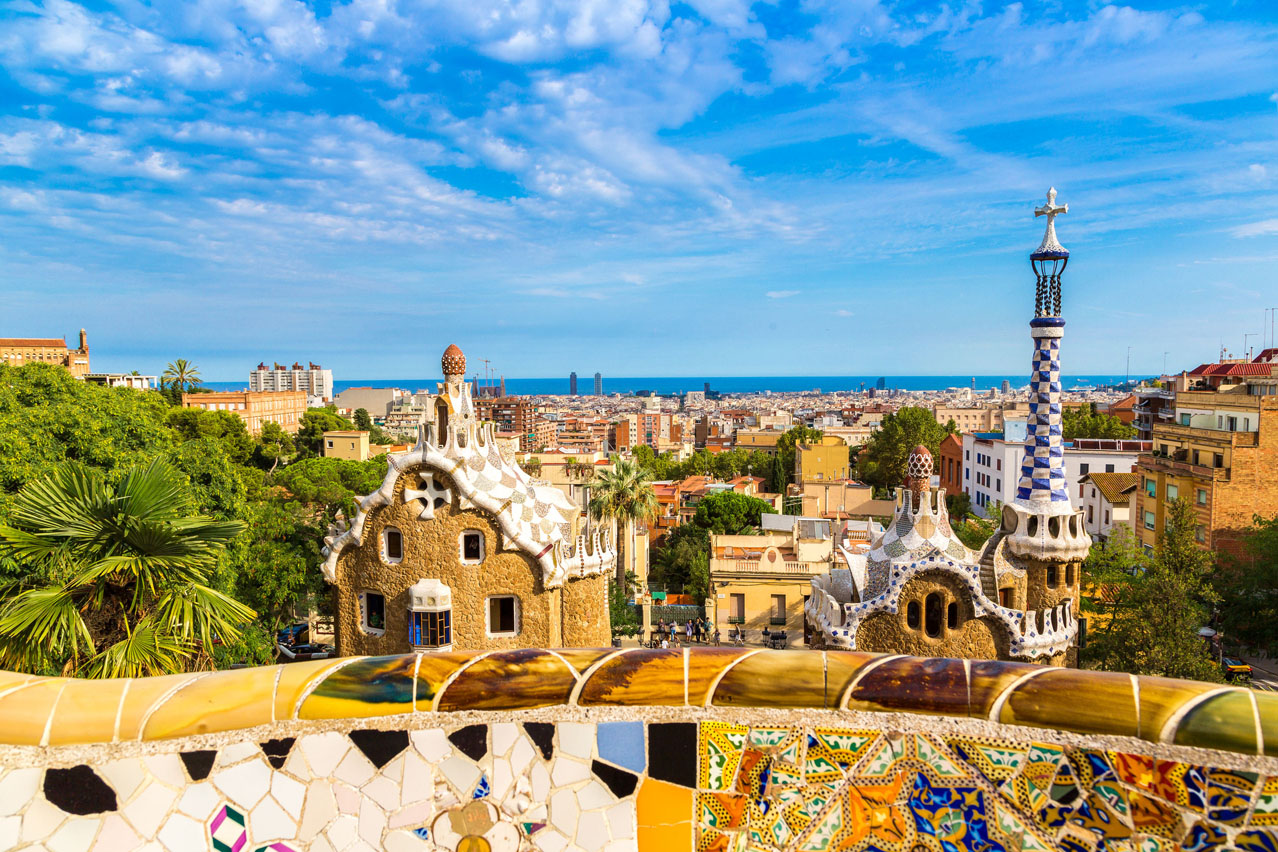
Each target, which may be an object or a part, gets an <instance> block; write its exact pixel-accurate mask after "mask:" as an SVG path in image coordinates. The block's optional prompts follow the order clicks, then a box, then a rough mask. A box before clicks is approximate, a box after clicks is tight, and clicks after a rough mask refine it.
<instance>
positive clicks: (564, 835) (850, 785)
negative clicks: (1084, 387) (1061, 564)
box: [0, 648, 1278, 852]
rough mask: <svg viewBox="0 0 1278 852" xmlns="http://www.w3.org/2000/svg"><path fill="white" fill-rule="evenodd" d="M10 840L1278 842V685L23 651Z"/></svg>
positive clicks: (661, 656)
mask: <svg viewBox="0 0 1278 852" xmlns="http://www.w3.org/2000/svg"><path fill="white" fill-rule="evenodd" d="M0 720H2V721H3V723H4V724H3V725H2V726H0V848H5V849H9V848H31V849H51V850H55V852H78V851H79V850H88V849H112V850H113V849H141V848H147V849H172V850H184V852H190V850H216V852H246V850H247V852H259V851H262V852H301V850H304V849H305V850H311V852H337V850H370V849H387V850H391V852H418V850H420V852H431V850H441V849H446V850H450V852H484V850H489V852H500V851H501V850H545V852H561V850H567V849H583V850H589V852H623V851H624V852H628V850H637V849H643V850H659V852H691V850H693V849H696V850H698V852H720V850H722V852H727V850H738V849H741V850H744V849H757V850H761V852H762V850H767V852H782V850H815V849H828V850H835V849H853V850H868V849H881V850H902V852H921V850H932V852H960V851H961V850H978V849H979V850H1021V849H1025V850H1029V849H1040V850H1062V852H1063V850H1149V852H1153V850H1169V849H1187V850H1188V849H1195V850H1211V849H1244V850H1272V849H1274V848H1275V844H1278V759H1276V755H1278V696H1273V695H1270V694H1267V693H1252V692H1251V691H1249V690H1246V689H1240V688H1233V687H1221V686H1216V685H1210V684H1197V683H1190V682H1185V681H1171V680H1165V679H1160V678H1143V677H1142V678H1135V677H1131V676H1129V675H1123V674H1109V673H1098V672H1082V671H1076V670H1068V669H1055V668H1049V667H1043V666H1033V665H1027V664H1016V663H1001V662H995V661H977V660H949V659H919V658H910V657H894V656H880V655H874V654H869V653H860V652H769V651H748V650H744V649H726V648H719V649H710V648H706V649H701V648H698V649H683V650H677V651H675V650H670V651H660V650H654V651H649V650H624V651H619V650H611V649H598V650H561V651H545V650H534V649H526V650H516V651H498V652H488V653H481V652H474V653H460V652H458V653H450V654H429V655H406V656H398V657H381V658H348V659H338V660H325V661H316V662H312V663H301V664H294V665H289V666H275V667H267V668H261V669H246V670H239V671H228V672H217V673H207V674H192V675H177V676H172V677H164V678H150V679H141V680H132V681H98V682H90V681H70V680H63V679H58V678H35V677H30V676H26V675H17V674H10V673H3V672H0Z"/></svg>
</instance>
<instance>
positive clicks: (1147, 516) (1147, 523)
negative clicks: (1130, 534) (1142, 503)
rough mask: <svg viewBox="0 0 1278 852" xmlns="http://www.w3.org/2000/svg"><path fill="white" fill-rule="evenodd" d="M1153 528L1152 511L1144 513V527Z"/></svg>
mask: <svg viewBox="0 0 1278 852" xmlns="http://www.w3.org/2000/svg"><path fill="white" fill-rule="evenodd" d="M1153 528H1154V513H1153V512H1146V513H1145V529H1147V530H1152V529H1153Z"/></svg>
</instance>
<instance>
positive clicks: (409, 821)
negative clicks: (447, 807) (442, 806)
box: [387, 802, 435, 828]
mask: <svg viewBox="0 0 1278 852" xmlns="http://www.w3.org/2000/svg"><path fill="white" fill-rule="evenodd" d="M434 815H435V806H434V805H433V804H431V803H430V802H418V803H417V804H415V805H409V806H408V807H406V808H403V809H401V810H399V811H396V812H395V813H394V814H392V815H391V818H390V819H389V820H388V822H387V825H388V826H390V827H391V828H404V827H405V826H407V827H416V826H419V825H425V824H427V823H429V822H430V820H431V817H433V816H434Z"/></svg>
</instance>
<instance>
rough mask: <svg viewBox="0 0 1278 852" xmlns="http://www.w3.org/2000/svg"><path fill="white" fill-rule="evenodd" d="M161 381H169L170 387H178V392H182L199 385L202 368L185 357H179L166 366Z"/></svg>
mask: <svg viewBox="0 0 1278 852" xmlns="http://www.w3.org/2000/svg"><path fill="white" fill-rule="evenodd" d="M160 381H162V382H165V383H167V384H168V385H169V387H172V388H176V389H177V391H178V393H182V392H185V391H188V390H190V389H191V388H194V387H198V386H199V384H200V370H199V368H198V367H196V366H195V365H194V364H192V363H191V362H190V361H188V360H186V359H185V358H178V359H177V360H176V361H174V362H172V363H171V364H169V366H167V367H165V368H164V374H163V375H161V376H160Z"/></svg>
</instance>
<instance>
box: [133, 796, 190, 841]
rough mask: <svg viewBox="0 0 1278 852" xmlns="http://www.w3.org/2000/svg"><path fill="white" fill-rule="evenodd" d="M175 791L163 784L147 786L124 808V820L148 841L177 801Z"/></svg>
mask: <svg viewBox="0 0 1278 852" xmlns="http://www.w3.org/2000/svg"><path fill="white" fill-rule="evenodd" d="M177 797H178V795H177V791H176V790H173V789H171V788H169V787H166V786H164V785H163V784H147V785H146V787H145V788H144V789H143V790H142V792H141V793H138V794H137V795H136V796H134V797H133V801H131V802H129V803H128V804H127V805H125V806H124V808H123V809H122V810H123V813H124V818H125V819H127V820H128V821H129V824H130V825H132V826H133V828H134V829H135V830H136V831H137V833H138V834H140V835H142V837H144V838H146V839H147V840H150V839H151V838H153V837H155V833H156V831H158V830H159V828H160V822H161V821H162V820H163V819H164V817H165V816H166V815H167V814H168V812H169V809H170V808H172V807H173V804H174V802H176V801H177Z"/></svg>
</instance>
